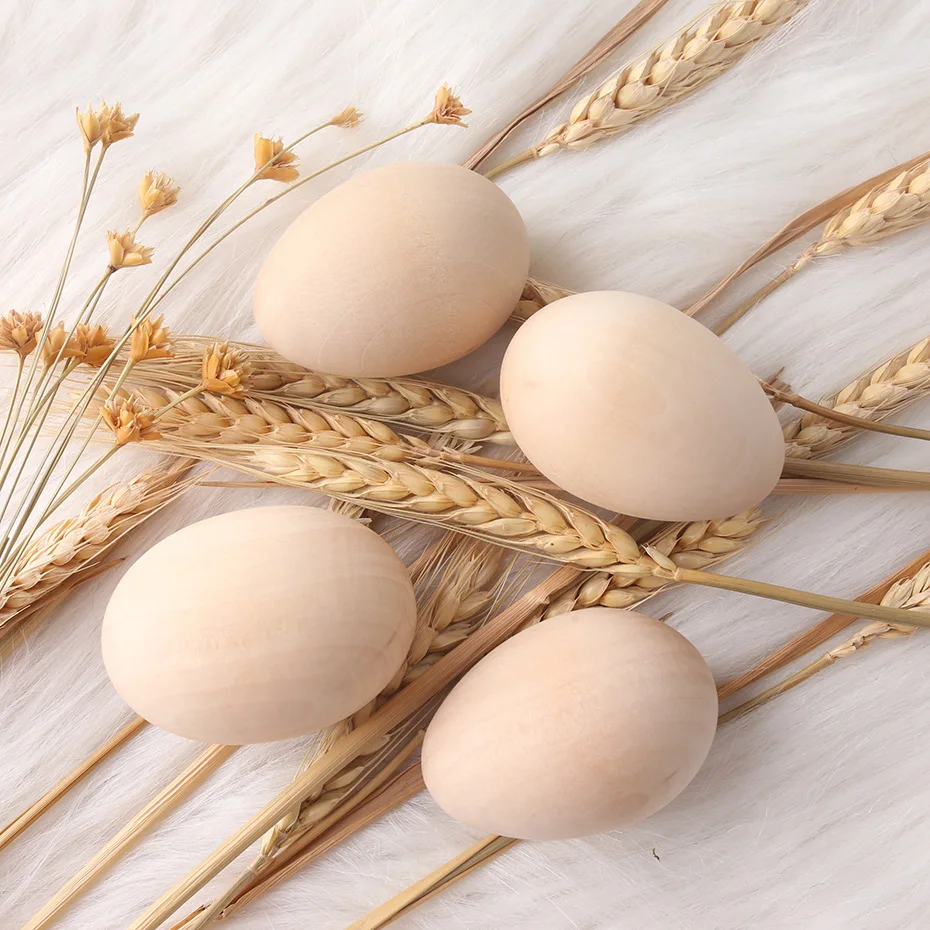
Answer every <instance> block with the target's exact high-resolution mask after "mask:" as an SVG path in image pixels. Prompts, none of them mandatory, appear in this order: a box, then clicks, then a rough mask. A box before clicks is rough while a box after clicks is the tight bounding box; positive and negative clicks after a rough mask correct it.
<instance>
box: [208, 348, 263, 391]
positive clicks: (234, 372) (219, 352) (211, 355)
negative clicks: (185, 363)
mask: <svg viewBox="0 0 930 930" xmlns="http://www.w3.org/2000/svg"><path fill="white" fill-rule="evenodd" d="M251 374H252V363H251V362H250V361H249V359H248V357H247V356H246V355H245V354H244V353H243V352H240V351H239V349H231V348H229V346H228V345H227V344H226V343H225V342H217V343H215V344H214V345H212V346H209V347H208V348H206V349H204V353H203V363H202V365H201V379H202V380H201V387H202V388H203V389H204V390H205V391H209V392H210V393H212V394H225V395H227V396H228V397H241V396H242V392H243V391H244V390H245V388H246V387H248V383H249V378H250V377H251Z"/></svg>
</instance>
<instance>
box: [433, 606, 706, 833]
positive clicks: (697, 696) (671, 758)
mask: <svg viewBox="0 0 930 930" xmlns="http://www.w3.org/2000/svg"><path fill="white" fill-rule="evenodd" d="M716 726H717V692H716V689H715V687H714V679H713V677H712V675H711V673H710V669H708V667H707V663H706V662H705V661H704V659H703V658H702V657H701V654H700V653H699V652H698V651H697V649H695V648H694V646H692V645H691V643H690V642H688V640H687V639H685V638H684V636H682V635H681V634H680V633H677V632H676V631H675V630H673V629H672V628H671V627H668V626H666V625H665V624H663V623H659V622H658V621H656V620H653V619H652V618H651V617H647V616H645V615H644V614H638V613H632V612H628V611H618V610H612V609H610V608H607V607H590V608H587V609H586V610H579V611H575V612H574V613H569V614H564V615H562V616H559V617H554V618H553V619H551V620H545V621H544V622H542V623H540V624H539V625H537V626H534V627H530V628H529V629H527V630H524V631H523V632H521V633H518V634H517V635H516V636H514V637H513V638H512V639H510V640H508V641H507V642H505V643H504V644H503V645H501V646H498V648H497V649H495V650H494V651H493V652H491V653H490V654H489V655H487V656H485V658H484V659H482V660H481V661H480V662H479V663H478V664H477V665H476V666H475V667H474V668H473V669H472V670H471V671H470V672H468V674H466V675H465V677H464V678H463V679H462V680H461V681H460V682H459V683H458V684H457V685H456V686H455V688H454V689H453V690H452V691H451V693H450V694H449V696H448V697H447V698H446V700H445V701H444V702H443V703H442V706H441V707H440V708H439V710H438V711H437V713H436V715H435V717H434V718H433V720H432V722H431V724H430V726H429V729H428V730H427V733H426V740H425V742H424V744H423V762H422V764H423V778H424V779H425V781H426V786H427V788H429V791H430V793H431V794H432V796H433V798H434V799H435V800H436V803H437V804H438V805H439V806H440V807H441V808H442V809H443V810H444V811H445V812H446V813H447V814H449V815H450V816H452V817H454V818H455V819H456V820H460V821H461V822H462V823H465V824H467V825H468V826H470V827H475V828H476V829H478V830H481V831H482V832H484V833H497V834H500V835H502V836H512V837H516V838H518V839H529V840H546V839H569V838H573V837H581V836H588V835H590V834H593V833H601V832H603V831H605V830H613V829H616V828H617V827H622V826H627V825H629V824H632V823H636V822H637V821H639V820H642V819H643V818H645V817H648V816H649V815H650V814H653V813H655V812H656V811H657V810H659V809H660V808H662V807H664V806H665V805H666V804H668V803H669V802H670V801H671V800H672V799H673V798H674V797H676V796H677V795H678V794H679V793H680V792H681V791H682V790H683V789H684V788H685V786H686V785H687V784H688V783H689V782H690V781H691V779H692V778H693V777H694V776H695V774H696V773H697V771H698V769H699V768H700V767H701V765H702V764H703V762H704V759H705V757H706V756H707V753H708V751H709V749H710V745H711V743H712V742H713V738H714V732H715V730H716Z"/></svg>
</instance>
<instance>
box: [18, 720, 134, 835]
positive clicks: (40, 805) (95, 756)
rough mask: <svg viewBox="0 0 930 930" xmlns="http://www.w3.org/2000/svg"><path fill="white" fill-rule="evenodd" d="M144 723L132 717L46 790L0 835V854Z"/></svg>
mask: <svg viewBox="0 0 930 930" xmlns="http://www.w3.org/2000/svg"><path fill="white" fill-rule="evenodd" d="M145 726H146V721H145V720H143V719H142V718H141V717H134V718H133V719H132V720H130V721H129V723H127V724H126V725H125V726H124V727H122V728H121V729H120V730H118V731H117V732H116V733H114V734H113V736H111V737H110V738H109V739H108V740H107V741H106V742H105V743H104V744H103V745H102V746H99V747H98V748H97V749H95V750H94V751H93V752H92V753H91V754H90V755H89V756H88V757H87V758H86V759H85V760H84V761H83V762H81V764H80V765H78V766H77V767H76V768H74V769H72V771H70V772H69V773H68V774H67V775H66V776H65V777H64V778H63V779H62V780H61V781H60V782H58V784H57V785H55V786H54V787H53V788H50V789H49V790H48V791H46V792H45V794H43V795H42V797H41V798H39V800H38V801H36V802H35V803H34V804H32V805H31V806H30V807H29V808H28V809H27V810H25V811H23V813H22V814H20V815H19V816H18V817H17V818H16V819H15V820H13V821H12V822H10V823H8V824H7V825H6V827H4V829H3V830H2V831H0V850H2V849H3V848H5V847H6V846H8V845H9V844H10V843H12V842H13V840H15V839H16V837H17V836H19V835H20V833H22V832H23V831H24V830H25V829H26V828H27V827H28V826H29V825H30V824H32V823H34V822H35V821H36V820H38V818H39V817H41V816H42V815H43V814H44V813H45V812H46V811H47V810H48V809H49V808H50V807H51V806H52V805H53V804H55V802H56V801H58V800H59V799H60V798H61V797H63V796H64V795H65V794H67V793H68V792H69V791H70V790H71V789H72V788H73V787H74V786H75V785H76V784H77V783H78V782H79V781H81V779H83V778H84V777H85V776H86V775H88V774H89V773H90V772H91V771H93V770H94V769H95V768H96V767H97V766H98V765H99V764H100V763H101V762H102V761H103V760H104V759H106V758H107V757H109V756H110V755H112V753H113V752H115V751H116V750H117V749H118V748H119V747H120V746H122V745H123V743H125V742H127V741H128V740H130V739H132V737H134V736H135V735H136V734H137V733H139V731H140V730H142V728H143V727H145Z"/></svg>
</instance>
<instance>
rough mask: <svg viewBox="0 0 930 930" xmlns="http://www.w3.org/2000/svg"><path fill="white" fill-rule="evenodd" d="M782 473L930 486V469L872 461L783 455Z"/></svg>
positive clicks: (898, 487) (906, 486) (873, 483)
mask: <svg viewBox="0 0 930 930" xmlns="http://www.w3.org/2000/svg"><path fill="white" fill-rule="evenodd" d="M782 474H784V475H787V476H789V477H795V478H828V479H831V480H834V481H847V482H850V483H852V484H862V485H871V486H873V487H876V488H882V487H886V488H888V487H890V488H894V489H896V490H901V489H902V488H904V489H907V490H930V472H924V471H906V470H902V469H898V468H876V467H874V466H872V465H848V464H846V463H845V462H821V461H815V460H813V459H792V458H789V459H785V467H784V471H783V472H782Z"/></svg>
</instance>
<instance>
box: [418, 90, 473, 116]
mask: <svg viewBox="0 0 930 930" xmlns="http://www.w3.org/2000/svg"><path fill="white" fill-rule="evenodd" d="M469 113H471V110H469V109H468V108H467V107H463V106H462V101H461V100H460V99H459V98H458V97H456V96H455V93H454V92H453V91H452V88H451V87H449V85H448V84H443V85H442V87H440V88H439V90H437V91H436V101H435V106H434V107H433V112H432V113H430V115H429V117H427V121H428V122H430V123H443V124H445V125H447V126H466V125H467V124H466V123H463V122H462V117H463V116H468V114H469Z"/></svg>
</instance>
